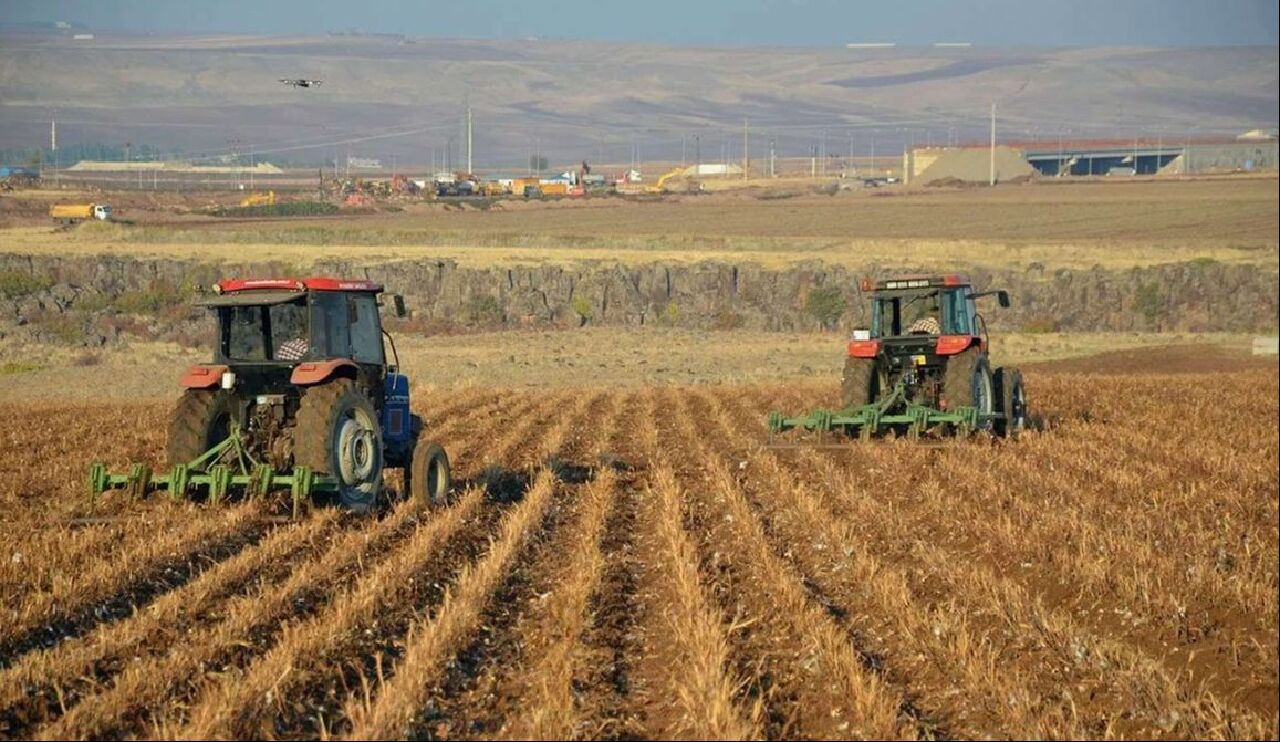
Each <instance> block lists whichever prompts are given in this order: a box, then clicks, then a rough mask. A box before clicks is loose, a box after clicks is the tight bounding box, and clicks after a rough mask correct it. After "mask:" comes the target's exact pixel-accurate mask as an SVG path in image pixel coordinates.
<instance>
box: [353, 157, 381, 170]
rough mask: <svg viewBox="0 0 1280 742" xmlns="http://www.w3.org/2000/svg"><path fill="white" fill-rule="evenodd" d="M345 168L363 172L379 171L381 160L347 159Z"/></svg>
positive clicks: (366, 158)
mask: <svg viewBox="0 0 1280 742" xmlns="http://www.w3.org/2000/svg"><path fill="white" fill-rule="evenodd" d="M347 167H348V168H356V169H363V170H381V169H382V160H379V159H377V158H376V157H348V158H347Z"/></svg>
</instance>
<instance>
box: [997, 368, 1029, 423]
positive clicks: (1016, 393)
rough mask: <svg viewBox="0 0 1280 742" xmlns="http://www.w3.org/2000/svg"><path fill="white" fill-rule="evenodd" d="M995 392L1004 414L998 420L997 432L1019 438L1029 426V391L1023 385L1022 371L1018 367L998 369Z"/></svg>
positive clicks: (1001, 412) (1001, 411)
mask: <svg viewBox="0 0 1280 742" xmlns="http://www.w3.org/2000/svg"><path fill="white" fill-rule="evenodd" d="M995 394H996V399H998V400H1000V414H1001V415H1003V416H1004V417H1002V418H1001V419H999V420H997V421H996V434H997V435H1000V436H1003V437H1005V438H1017V437H1018V434H1019V433H1021V432H1022V429H1023V428H1025V427H1026V426H1027V392H1026V388H1025V387H1024V386H1023V385H1022V372H1021V371H1019V370H1018V369H1016V368H998V369H996V373H995Z"/></svg>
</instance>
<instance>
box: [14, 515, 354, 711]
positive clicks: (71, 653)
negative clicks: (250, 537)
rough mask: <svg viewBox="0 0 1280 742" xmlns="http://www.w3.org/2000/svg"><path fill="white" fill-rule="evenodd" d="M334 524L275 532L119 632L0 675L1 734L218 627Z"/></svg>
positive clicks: (34, 657)
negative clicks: (226, 612) (129, 662)
mask: <svg viewBox="0 0 1280 742" xmlns="http://www.w3.org/2000/svg"><path fill="white" fill-rule="evenodd" d="M336 520H338V512H337V511H336V510H329V511H326V512H325V513H322V514H320V515H318V516H316V517H315V518H313V519H311V520H309V521H304V522H302V523H298V524H295V525H292V526H289V527H286V528H279V529H276V530H275V531H274V532H273V533H272V534H271V535H270V536H268V537H267V538H265V539H263V541H262V542H261V543H259V544H258V545H257V546H256V547H253V548H249V549H245V550H242V551H241V552H239V553H238V554H236V555H235V556H234V557H231V558H230V559H227V560H226V561H223V562H219V563H218V564H217V565H215V566H214V567H212V568H210V569H208V570H206V571H205V572H204V573H202V574H201V575H200V576H199V577H197V578H196V579H194V580H192V581H191V582H189V583H188V584H187V585H186V586H184V587H183V588H180V589H177V590H173V591H171V592H168V593H166V594H165V595H163V596H162V597H160V598H159V599H158V600H156V601H155V602H154V603H153V604H152V605H151V606H149V607H148V608H147V609H145V610H142V611H138V612H135V613H134V614H133V615H132V616H130V617H129V618H127V619H125V620H123V621H121V622H119V623H118V624H115V625H103V626H99V627H98V628H97V629H95V630H94V631H93V632H91V633H89V634H87V635H85V636H83V637H80V638H78V639H76V640H71V641H65V642H63V643H61V644H59V645H58V646H56V647H54V648H53V649H51V650H49V651H46V652H37V653H32V654H28V655H27V656H26V657H24V658H23V659H22V660H20V661H19V662H18V663H17V664H16V665H15V666H14V667H12V668H9V669H8V670H6V671H4V672H2V673H0V709H3V710H2V711H0V728H3V729H5V730H6V731H7V732H8V733H19V732H21V731H22V730H24V729H26V728H28V727H29V726H30V725H32V724H35V723H46V722H48V721H50V720H52V719H54V718H56V717H57V716H59V715H61V714H62V713H65V710H66V709H67V708H68V707H71V706H74V705H75V704H76V703H78V702H79V701H80V699H81V698H82V697H84V696H85V695H87V694H89V693H91V692H93V691H95V690H97V689H98V688H100V687H101V686H102V685H104V684H105V683H107V682H108V681H109V680H110V678H111V677H113V676H114V675H115V674H117V673H119V672H120V671H121V670H122V669H123V667H124V664H125V660H126V657H129V658H131V659H135V661H136V658H138V657H141V656H148V655H150V656H154V655H156V654H158V653H160V652H163V651H164V650H165V649H166V648H167V647H168V646H169V645H170V644H171V643H172V642H174V641H179V640H181V638H182V637H183V636H184V635H186V634H189V633H191V632H192V631H194V630H195V628H196V627H198V626H200V625H201V624H203V623H207V622H211V621H216V620H218V618H219V617H220V616H221V615H222V612H223V605H224V604H225V603H226V602H227V601H229V600H231V599H233V598H237V597H243V596H246V595H250V594H252V593H253V592H254V591H255V590H256V589H258V588H260V586H261V585H263V584H266V583H271V582H275V581H277V580H279V579H281V578H283V577H284V576H285V575H286V574H287V572H288V570H290V569H291V564H292V563H294V562H296V561H300V560H305V559H308V558H311V557H312V556H313V553H314V552H315V551H316V550H317V549H318V548H319V541H320V539H319V537H320V536H322V535H323V534H324V533H325V532H327V531H328V530H329V528H330V527H332V525H333V524H334V522H335V521H336ZM349 520H350V519H349Z"/></svg>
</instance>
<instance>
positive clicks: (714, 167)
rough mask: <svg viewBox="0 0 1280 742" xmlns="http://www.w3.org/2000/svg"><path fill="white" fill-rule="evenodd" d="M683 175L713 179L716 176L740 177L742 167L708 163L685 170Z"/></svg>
mask: <svg viewBox="0 0 1280 742" xmlns="http://www.w3.org/2000/svg"><path fill="white" fill-rule="evenodd" d="M683 174H684V175H685V176H689V177H714V176H717V175H742V166H741V165H732V164H729V165H726V164H724V163H710V162H708V163H704V164H702V165H694V166H692V167H688V168H685V171H684V173H683Z"/></svg>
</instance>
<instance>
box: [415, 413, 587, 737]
mask: <svg viewBox="0 0 1280 742" xmlns="http://www.w3.org/2000/svg"><path fill="white" fill-rule="evenodd" d="M611 404H612V402H611V398H610V397H609V396H607V395H605V394H603V393H596V394H593V395H590V396H587V395H583V396H582V397H581V398H580V400H579V402H578V403H577V404H575V405H574V408H573V409H572V410H571V411H570V412H569V413H568V414H567V415H565V416H564V417H562V418H561V419H560V420H559V421H558V422H557V423H556V425H555V427H554V428H553V429H552V430H551V431H550V432H549V433H548V434H547V436H546V437H545V438H544V439H543V441H542V442H541V443H540V445H539V450H540V451H542V452H543V462H544V463H545V465H546V466H547V468H548V469H549V470H550V472H551V473H552V474H553V475H554V476H555V477H556V478H557V480H558V481H559V485H558V486H557V490H556V492H555V495H554V499H553V501H552V502H551V503H550V505H549V506H548V508H547V512H546V515H545V516H544V517H543V519H542V521H541V523H539V524H538V526H537V527H536V528H535V529H534V532H533V533H531V534H529V535H527V536H525V542H526V545H525V547H524V548H523V549H522V550H521V551H520V553H518V554H517V555H516V557H515V560H514V563H513V564H512V566H511V568H510V569H509V570H508V572H507V574H506V576H505V577H504V578H503V579H502V581H501V584H499V585H498V586H497V588H495V590H494V594H493V595H492V597H491V598H490V599H489V600H488V601H487V604H486V607H485V608H484V611H483V614H482V615H481V617H480V619H479V620H478V622H477V626H478V629H477V630H476V631H475V632H474V636H472V637H471V638H470V640H469V642H468V644H467V645H466V646H465V647H464V648H463V649H461V650H460V651H459V652H458V653H457V654H456V656H454V657H453V658H452V660H451V661H450V663H449V668H448V669H447V671H445V672H444V673H443V674H442V676H441V677H440V679H439V681H438V687H437V689H436V690H435V691H434V692H433V693H432V699H431V706H430V709H429V710H428V712H427V713H424V715H423V718H422V720H421V721H420V722H418V724H419V726H421V727H423V728H429V729H432V730H434V732H433V733H440V731H441V730H447V731H448V735H449V736H450V737H456V736H459V735H479V736H481V737H488V736H492V735H493V734H494V733H495V732H496V730H498V729H499V728H501V726H502V724H503V720H504V714H505V709H504V708H503V707H502V703H503V698H504V694H503V690H502V688H501V686H502V684H503V683H504V682H505V681H506V677H507V674H508V673H509V672H511V671H513V670H515V669H516V668H517V667H518V666H519V664H520V658H521V655H522V652H523V650H524V647H525V646H526V645H527V637H526V636H525V633H526V632H525V631H524V630H522V629H521V628H520V627H521V624H522V622H523V621H524V620H525V619H526V614H527V612H528V610H529V609H530V606H531V605H532V604H533V603H535V602H537V601H541V600H542V599H543V598H545V597H546V596H547V595H549V594H550V591H551V590H552V588H553V585H551V584H549V583H548V582H547V581H546V580H545V579H544V577H545V572H546V570H547V568H548V564H549V563H551V562H554V561H555V560H558V559H560V558H561V557H562V556H563V554H564V549H565V544H564V543H563V542H564V539H565V535H564V531H563V530H562V528H563V526H564V525H565V523H566V522H569V521H572V520H573V519H575V517H576V513H577V511H578V510H579V508H580V499H581V496H580V493H579V490H580V488H581V487H582V483H583V482H584V481H588V480H589V479H590V478H591V476H592V471H593V467H592V466H591V465H590V463H589V461H588V459H587V458H585V456H586V453H585V452H584V451H583V449H584V448H589V447H590V445H591V444H592V443H593V442H596V441H597V440H603V439H604V438H605V436H606V434H607V432H606V431H607V429H608V428H607V427H605V428H602V427H601V425H602V424H604V425H605V426H608V425H609V424H610V421H611V419H612V417H611V415H608V414H602V413H604V412H605V411H606V410H607V409H608V408H609V407H610V405H611ZM584 429H585V431H586V433H585V434H584V432H583V431H584Z"/></svg>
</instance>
